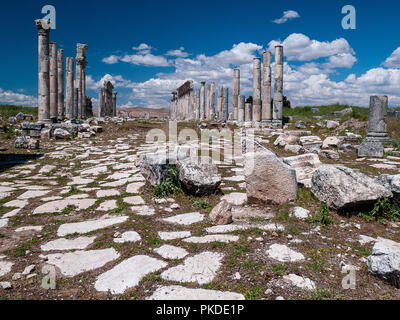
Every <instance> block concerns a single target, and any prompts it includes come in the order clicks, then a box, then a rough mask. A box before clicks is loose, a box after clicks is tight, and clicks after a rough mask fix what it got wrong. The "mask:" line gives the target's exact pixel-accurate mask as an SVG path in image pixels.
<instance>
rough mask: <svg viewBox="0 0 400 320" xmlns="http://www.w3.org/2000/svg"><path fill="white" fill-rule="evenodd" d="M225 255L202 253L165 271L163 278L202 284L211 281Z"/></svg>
mask: <svg viewBox="0 0 400 320" xmlns="http://www.w3.org/2000/svg"><path fill="white" fill-rule="evenodd" d="M223 257H224V255H223V254H221V253H216V252H203V253H200V254H198V255H196V256H193V257H189V258H187V259H185V261H184V263H183V264H181V265H178V266H176V267H172V268H170V269H168V270H166V271H164V272H163V273H162V274H161V278H163V279H164V280H169V281H176V282H181V283H186V282H197V283H198V284H200V285H202V284H207V283H210V282H212V281H213V279H214V278H215V276H216V274H217V272H218V270H219V269H220V267H221V261H222V259H223Z"/></svg>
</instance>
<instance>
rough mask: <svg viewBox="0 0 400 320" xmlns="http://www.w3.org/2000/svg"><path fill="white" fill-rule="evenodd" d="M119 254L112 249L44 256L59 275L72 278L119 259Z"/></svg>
mask: <svg viewBox="0 0 400 320" xmlns="http://www.w3.org/2000/svg"><path fill="white" fill-rule="evenodd" d="M119 256H120V255H119V253H118V252H117V251H115V249H113V248H109V249H102V250H91V251H74V252H68V253H55V254H50V255H47V256H44V258H45V259H46V263H48V264H52V265H55V266H56V267H57V268H59V269H60V271H61V274H62V275H64V276H66V277H74V276H76V275H78V274H80V273H83V272H86V271H90V270H95V269H98V268H101V267H103V266H104V265H106V264H107V263H109V262H111V261H114V260H116V259H118V258H119Z"/></svg>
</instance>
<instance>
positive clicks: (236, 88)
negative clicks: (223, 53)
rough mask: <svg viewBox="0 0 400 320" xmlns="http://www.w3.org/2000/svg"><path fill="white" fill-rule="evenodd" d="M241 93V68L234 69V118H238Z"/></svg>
mask: <svg viewBox="0 0 400 320" xmlns="http://www.w3.org/2000/svg"><path fill="white" fill-rule="evenodd" d="M239 95H240V70H239V69H235V70H233V120H238V103H239V102H238V99H239Z"/></svg>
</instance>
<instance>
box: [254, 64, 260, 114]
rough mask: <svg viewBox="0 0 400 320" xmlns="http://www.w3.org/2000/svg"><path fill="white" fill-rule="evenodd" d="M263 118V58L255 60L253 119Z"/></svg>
mask: <svg viewBox="0 0 400 320" xmlns="http://www.w3.org/2000/svg"><path fill="white" fill-rule="evenodd" d="M260 120H261V59H260V58H254V60H253V121H254V122H259V121H260Z"/></svg>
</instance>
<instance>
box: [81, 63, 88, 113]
mask: <svg viewBox="0 0 400 320" xmlns="http://www.w3.org/2000/svg"><path fill="white" fill-rule="evenodd" d="M86 65H87V62H86V60H85V61H84V62H83V65H82V78H81V81H82V86H81V87H82V118H86V117H87V114H86Z"/></svg>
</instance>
